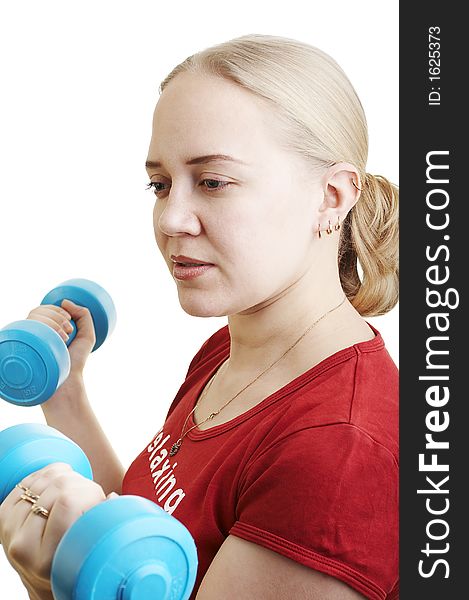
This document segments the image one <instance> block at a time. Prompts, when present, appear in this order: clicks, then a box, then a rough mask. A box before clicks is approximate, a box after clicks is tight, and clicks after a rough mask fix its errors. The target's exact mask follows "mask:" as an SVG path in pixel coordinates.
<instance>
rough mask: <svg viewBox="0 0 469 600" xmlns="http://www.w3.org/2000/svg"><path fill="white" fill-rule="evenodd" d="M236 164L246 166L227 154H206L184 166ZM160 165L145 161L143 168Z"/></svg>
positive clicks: (190, 160) (155, 167)
mask: <svg viewBox="0 0 469 600" xmlns="http://www.w3.org/2000/svg"><path fill="white" fill-rule="evenodd" d="M220 161H226V162H236V163H239V164H241V165H247V163H245V162H243V161H242V160H240V159H239V158H234V157H233V156H228V155H227V154H206V155H205V156H196V157H195V158H190V159H189V160H186V165H205V164H207V163H211V162H220ZM161 166H162V164H161V163H160V162H158V161H154V160H147V161H146V162H145V167H147V168H150V169H157V168H159V167H161Z"/></svg>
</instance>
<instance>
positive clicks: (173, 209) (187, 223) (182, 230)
mask: <svg viewBox="0 0 469 600" xmlns="http://www.w3.org/2000/svg"><path fill="white" fill-rule="evenodd" d="M154 225H155V229H156V228H158V229H159V230H160V231H161V232H162V233H164V234H165V235H168V236H176V235H182V234H190V235H198V234H199V233H200V231H201V229H202V226H201V223H200V220H199V217H198V215H197V213H196V210H195V205H194V204H193V203H192V202H191V198H190V194H189V193H187V191H186V192H184V191H183V190H182V189H179V190H178V189H176V187H175V186H174V184H173V186H172V187H171V189H170V191H169V193H168V195H167V196H166V198H165V199H159V200H157V201H156V203H155V210H154Z"/></svg>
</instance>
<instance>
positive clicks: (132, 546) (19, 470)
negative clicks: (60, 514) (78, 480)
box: [0, 423, 198, 600]
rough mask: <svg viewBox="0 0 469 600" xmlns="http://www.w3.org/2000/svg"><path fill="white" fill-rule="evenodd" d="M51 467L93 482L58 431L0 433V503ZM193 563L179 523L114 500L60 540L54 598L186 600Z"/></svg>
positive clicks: (153, 508)
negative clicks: (61, 466)
mask: <svg viewBox="0 0 469 600" xmlns="http://www.w3.org/2000/svg"><path fill="white" fill-rule="evenodd" d="M52 462H68V463H69V464H70V465H71V466H72V468H73V469H74V470H76V471H77V472H79V473H81V474H82V475H83V476H84V477H88V478H89V479H91V478H92V472H91V467H90V464H89V462H88V459H87V458H86V456H85V454H84V453H83V451H82V450H81V449H80V447H79V446H77V444H75V443H74V442H73V441H72V440H70V439H68V438H67V437H66V436H64V435H63V434H61V433H60V432H59V431H57V430H56V429H53V428H52V427H49V426H47V425H42V424H39V423H25V424H22V425H14V426H13V427H9V428H8V429H5V430H4V431H0V503H1V502H3V500H4V499H5V497H6V496H7V495H8V494H9V493H10V492H11V491H12V490H13V488H14V487H15V485H16V484H17V483H19V482H20V481H22V480H23V479H24V478H25V477H26V476H27V475H29V474H30V473H33V472H34V471H37V470H38V469H41V468H42V467H44V466H46V465H47V464H50V463H52ZM33 491H34V490H33ZM197 564H198V561H197V550H196V547H195V543H194V540H193V538H192V536H191V534H190V533H189V531H188V530H187V529H186V528H185V527H184V525H183V524H182V523H180V522H179V521H178V520H177V519H175V518H174V517H172V516H171V515H169V514H168V513H167V512H166V511H164V510H163V509H162V508H160V507H159V506H157V505H156V504H155V503H153V502H151V501H150V500H147V499H146V498H141V497H139V496H119V497H118V498H114V499H110V500H106V501H104V502H101V503H100V504H98V505H96V506H94V507H93V508H91V509H90V510H88V511H86V512H85V513H84V514H83V515H82V516H81V517H80V518H79V519H78V520H77V521H75V523H74V524H73V525H72V526H71V527H70V529H68V531H67V532H66V533H65V535H64V536H63V538H62V539H61V540H60V543H59V545H58V546H57V550H56V552H55V554H54V558H53V561H52V569H51V587H52V593H53V596H54V598H55V600H72V599H73V600H81V599H86V600H103V599H104V598H106V599H107V600H187V599H188V598H189V596H190V594H191V591H192V589H193V587H194V583H195V578H196V574H197Z"/></svg>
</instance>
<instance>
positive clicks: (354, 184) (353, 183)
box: [350, 179, 362, 192]
mask: <svg viewBox="0 0 469 600" xmlns="http://www.w3.org/2000/svg"><path fill="white" fill-rule="evenodd" d="M350 181H351V182H352V185H353V186H355V187H356V188H357V190H359V191H360V192H361V191H362V188H359V187H358V185H357V184H356V183H355V181H354V180H353V179H351V180H350Z"/></svg>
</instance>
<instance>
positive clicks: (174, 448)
mask: <svg viewBox="0 0 469 600" xmlns="http://www.w3.org/2000/svg"><path fill="white" fill-rule="evenodd" d="M346 299H347V297H346V296H344V298H343V300H342V301H341V302H340V304H338V305H337V306H335V307H334V308H331V309H330V310H328V311H327V312H326V313H324V314H323V315H322V317H319V319H317V320H316V321H314V323H313V324H312V325H310V326H309V327H308V329H307V330H306V331H305V332H304V333H303V334H302V335H301V336H300V337H299V338H298V339H297V340H296V342H295V343H294V344H292V345H291V346H290V347H289V348H288V349H287V350H286V351H285V352H284V353H283V354H282V356H281V357H280V358H278V359H277V360H276V361H275V362H273V363H272V364H271V365H269V366H268V367H267V369H264V371H262V373H260V375H258V376H257V377H256V378H255V379H253V380H252V381H251V382H250V383H248V384H247V385H245V386H244V387H243V389H242V390H240V391H239V392H238V393H237V394H236V396H233V398H231V399H230V400H228V402H225V404H224V405H223V406H222V407H221V408H219V409H218V410H217V411H216V412H213V413H210V414H209V416H208V417H207V418H206V419H204V420H203V421H201V422H200V423H197V424H196V425H194V426H193V427H190V428H189V429H188V430H187V431H186V432H185V433H183V431H184V428H185V426H186V423H187V420H188V419H189V417H190V416H191V414H192V413H193V412H195V410H196V409H197V407H198V406H199V404H200V401H201V400H202V398H203V397H205V395H206V394H207V392H208V390H209V388H210V386H211V385H212V382H213V381H214V380H215V378H216V377H217V375H218V374H219V373H220V371H221V370H222V368H223V367H224V366H225V365H227V364H228V361H229V358H228V359H227V360H226V361H225V362H224V363H223V365H222V366H221V367H219V368H218V370H217V372H216V373H215V374H214V375H213V376H212V378H211V379H210V381H209V383H208V384H207V385H206V386H205V389H204V391H203V393H202V394H201V395H200V396H199V399H198V400H197V403H196V405H195V406H194V408H193V409H192V410H191V412H190V413H189V414H188V415H187V417H186V420H185V421H184V425H183V426H182V430H181V437H180V438H179V439H178V440H177V441H176V442H174V444H173V445H172V447H171V451H170V453H169V456H174V455H175V454H177V452H178V451H179V448H180V447H181V445H182V440H183V439H184V438H185V437H186V435H187V434H188V433H189V431H192V430H193V429H195V428H196V427H199V426H200V425H203V424H204V423H206V422H207V421H209V420H212V419H213V418H214V417H216V416H217V415H218V413H219V412H220V411H222V410H223V409H224V408H225V406H228V404H229V403H230V402H232V401H233V400H234V399H235V398H237V397H238V396H239V395H240V394H241V392H244V390H245V389H246V388H248V387H249V386H250V385H252V384H253V383H255V382H256V381H257V380H258V379H259V378H260V377H262V375H264V374H265V373H267V371H269V370H270V369H271V368H272V367H273V366H274V365H276V364H277V363H278V362H280V361H281V360H282V358H283V357H284V356H285V355H286V354H288V352H290V350H293V348H294V347H295V346H296V345H297V344H298V343H299V342H300V341H301V340H302V339H303V338H304V336H305V335H306V334H307V333H308V332H309V331H310V330H311V329H312V328H313V327H314V326H315V325H316V324H317V323H319V321H320V320H321V319H324V317H325V316H327V315H328V314H330V313H331V312H333V311H334V310H337V309H338V308H339V307H340V306H342V304H343V303H344V302H345V300H346Z"/></svg>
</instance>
